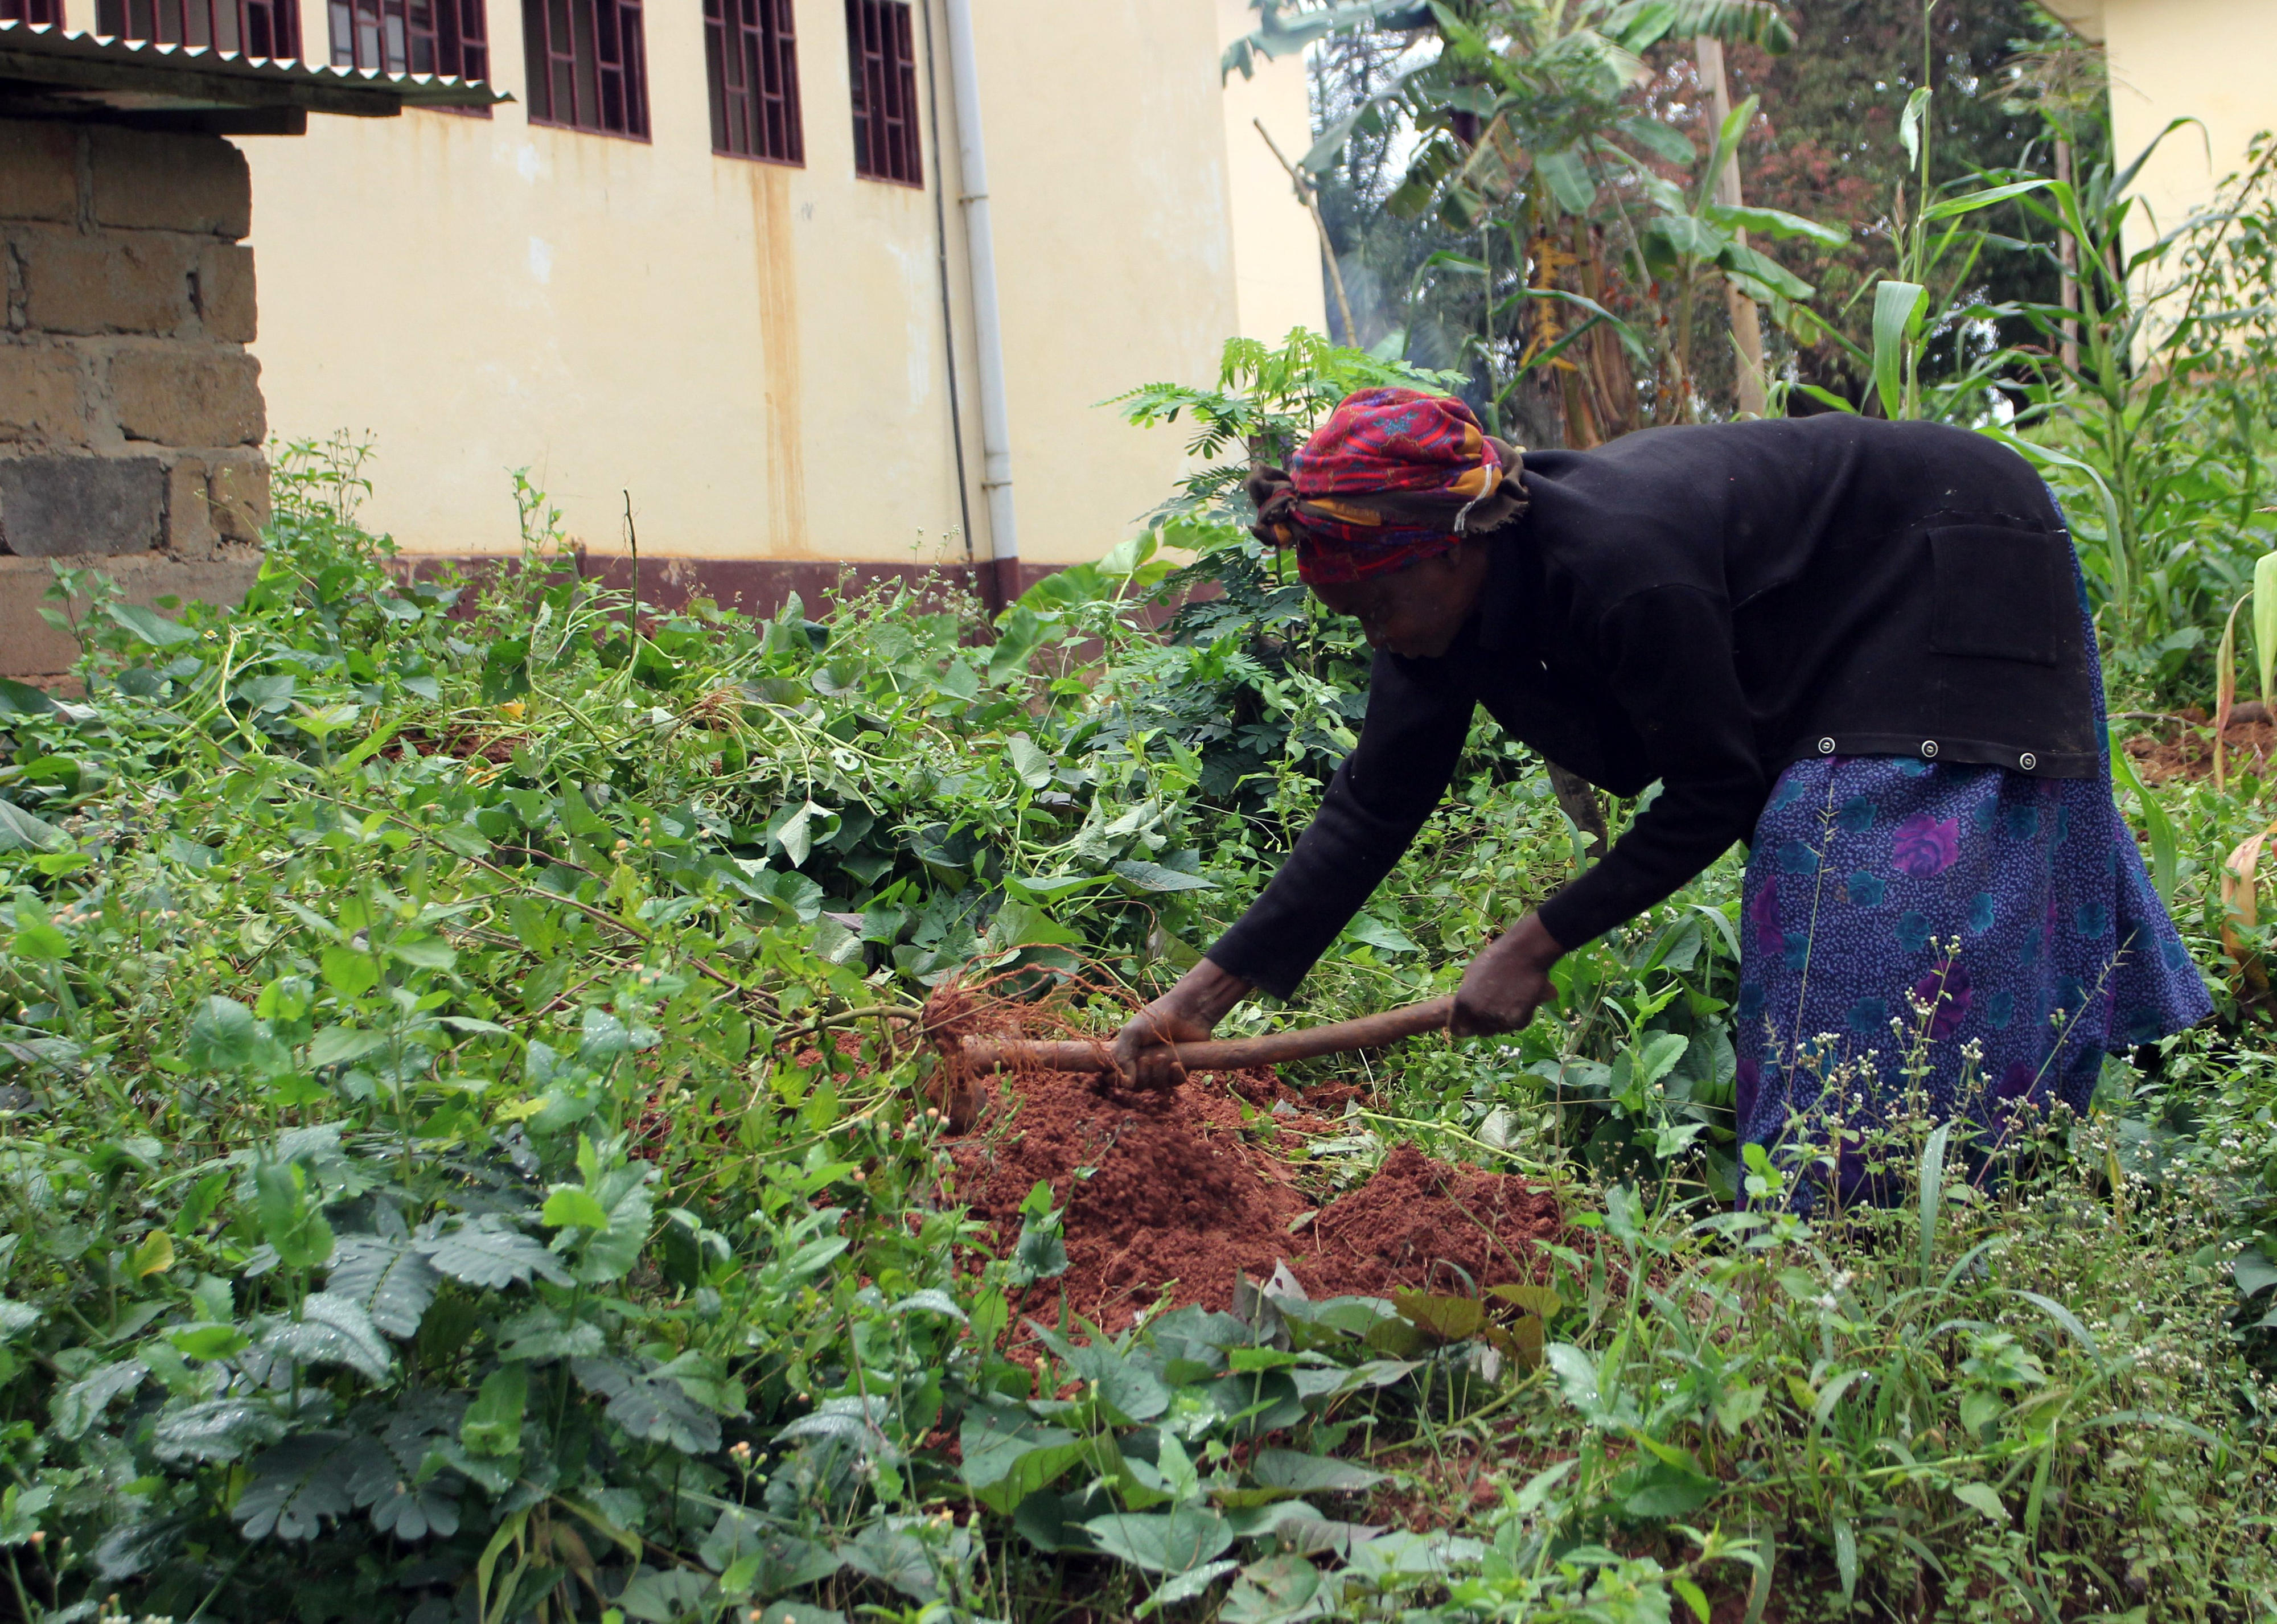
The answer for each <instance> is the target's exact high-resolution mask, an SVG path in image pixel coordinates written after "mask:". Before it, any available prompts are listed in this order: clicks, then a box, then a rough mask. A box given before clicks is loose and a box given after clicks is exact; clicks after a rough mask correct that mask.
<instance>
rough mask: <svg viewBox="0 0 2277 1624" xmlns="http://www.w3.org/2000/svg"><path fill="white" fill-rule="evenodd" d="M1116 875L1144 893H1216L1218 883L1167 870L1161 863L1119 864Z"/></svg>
mask: <svg viewBox="0 0 2277 1624" xmlns="http://www.w3.org/2000/svg"><path fill="white" fill-rule="evenodd" d="M1115 873H1116V876H1117V877H1118V878H1121V879H1123V880H1127V881H1130V882H1131V884H1132V885H1134V886H1136V887H1138V888H1139V889H1140V890H1142V891H1215V890H1216V889H1217V883H1216V881H1211V880H1205V879H1203V878H1202V877H1201V876H1200V875H1199V874H1188V873H1180V872H1179V871H1178V870H1177V869H1175V868H1165V867H1163V866H1162V865H1161V864H1160V863H1146V862H1138V861H1130V862H1123V863H1117V864H1116V865H1115Z"/></svg>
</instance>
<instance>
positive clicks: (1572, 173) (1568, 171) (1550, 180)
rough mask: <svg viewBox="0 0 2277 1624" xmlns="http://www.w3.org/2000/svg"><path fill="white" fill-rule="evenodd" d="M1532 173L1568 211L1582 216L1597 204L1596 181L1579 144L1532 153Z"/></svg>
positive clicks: (1559, 205)
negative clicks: (1540, 178) (1552, 150)
mask: <svg viewBox="0 0 2277 1624" xmlns="http://www.w3.org/2000/svg"><path fill="white" fill-rule="evenodd" d="M1534 173H1536V174H1538V175H1540V176H1541V177H1542V181H1543V182H1544V184H1546V185H1547V186H1548V187H1550V195H1551V196H1552V197H1554V198H1556V199H1557V204H1558V207H1560V208H1561V209H1563V210H1565V212H1566V213H1568V214H1581V215H1585V214H1587V213H1588V212H1589V210H1591V209H1592V208H1594V207H1595V205H1596V202H1597V183H1596V182H1595V180H1594V179H1591V178H1590V175H1589V166H1588V162H1587V160H1586V159H1585V158H1584V157H1583V156H1582V153H1581V149H1580V148H1579V147H1567V148H1564V149H1561V150H1559V151H1557V152H1537V153H1535V154H1534Z"/></svg>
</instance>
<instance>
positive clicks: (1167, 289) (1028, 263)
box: [973, 0, 1239, 562]
mask: <svg viewBox="0 0 2277 1624" xmlns="http://www.w3.org/2000/svg"><path fill="white" fill-rule="evenodd" d="M973 27H974V32H975V34H976V36H977V39H978V44H979V68H980V77H981V83H982V86H983V96H984V99H985V102H986V118H987V137H988V187H989V196H990V208H991V210H992V211H993V212H994V217H995V229H996V270H997V279H998V284H999V289H998V291H999V301H1000V306H1001V310H1002V313H1003V319H1004V367H1005V375H1006V377H1007V380H1008V383H1009V406H1010V416H1011V431H1012V484H1013V491H1014V499H1015V503H1016V506H1017V512H1018V515H1019V524H1020V552H1021V554H1022V556H1023V557H1024V558H1027V559H1029V560H1032V561H1038V562H1043V561H1056V560H1072V559H1086V558H1096V557H1097V556H1099V554H1100V553H1102V552H1103V551H1105V550H1106V549H1107V548H1108V547H1110V546H1112V545H1115V543H1116V541H1118V540H1120V539H1121V538H1123V536H1124V535H1125V534H1127V533H1128V532H1129V530H1131V526H1132V522H1133V521H1135V520H1137V519H1138V518H1139V517H1140V516H1142V515H1144V514H1146V512H1147V511H1148V510H1149V509H1151V508H1153V507H1154V506H1156V504H1158V503H1159V502H1161V499H1163V498H1164V497H1165V496H1167V495H1169V488H1170V483H1171V481H1172V480H1173V479H1174V478H1175V477H1177V473H1178V471H1179V469H1180V466H1181V461H1182V444H1183V442H1182V438H1181V437H1180V436H1178V435H1177V434H1175V433H1166V432H1164V431H1161V430H1152V431H1147V430H1138V429H1133V428H1131V427H1129V426H1128V425H1126V424H1125V423H1123V420H1122V418H1121V416H1120V415H1119V414H1118V413H1117V412H1116V411H1115V410H1114V409H1113V408H1103V407H1101V405H1100V402H1102V401H1104V400H1108V398H1109V397H1111V396H1114V395H1117V394H1120V393H1123V391H1125V390H1128V389H1131V388H1133V387H1135V386H1136V385H1140V384H1146V383H1154V382H1156V381H1159V380H1161V379H1163V378H1192V379H1208V378H1214V377H1216V375H1217V357H1218V351H1219V349H1220V348H1221V347H1222V345H1223V343H1224V341H1225V339H1227V338H1228V337H1229V336H1230V334H1231V333H1232V332H1233V331H1234V329H1235V326H1236V324H1237V322H1238V320H1239V316H1238V314H1237V309H1236V303H1235V298H1234V285H1233V251H1232V241H1231V238H1232V233H1231V225H1230V216H1229V213H1228V210H1229V199H1228V196H1227V193H1226V184H1225V120H1224V112H1223V104H1222V99H1221V96H1220V94H1219V90H1218V80H1217V25H1216V15H1215V8H1214V4H1213V0H1084V4H1082V5H1081V6H1080V7H1079V8H1075V9H1073V10H1070V8H1068V7H1066V6H1064V5H1056V4H1051V3H1050V0H1017V4H1016V3H1014V0H982V3H981V4H976V5H975V6H974V7H973Z"/></svg>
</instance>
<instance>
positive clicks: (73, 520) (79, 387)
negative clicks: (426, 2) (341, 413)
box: [0, 0, 491, 676]
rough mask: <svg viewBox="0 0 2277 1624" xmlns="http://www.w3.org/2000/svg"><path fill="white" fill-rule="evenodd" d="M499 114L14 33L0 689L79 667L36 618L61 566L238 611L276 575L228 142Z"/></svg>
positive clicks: (242, 201) (345, 75)
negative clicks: (246, 596) (453, 114)
mask: <svg viewBox="0 0 2277 1624" xmlns="http://www.w3.org/2000/svg"><path fill="white" fill-rule="evenodd" d="M176 3H179V0H176ZM242 20H243V19H242V18H234V19H232V27H236V26H238V25H239V24H240V23H241V22H242ZM265 20H266V19H263V21H265ZM490 100H491V92H489V91H487V90H484V89H483V88H480V87H468V86H466V85H463V84H458V83H456V82H446V81H438V80H435V79H433V78H431V77H430V78H423V79H419V80H411V79H399V80H385V79H383V78H381V77H379V76H377V75H371V74H362V73H357V72H342V71H339V70H335V69H331V68H306V67H301V66H299V65H294V64H290V63H282V62H277V61H258V62H256V61H250V60H247V59H245V58H244V57H240V56H238V55H235V54H233V53H224V52H222V51H217V50H214V49H213V48H212V47H211V46H210V45H209V44H201V45H197V46H193V47H188V48H179V49H178V48H171V47H168V48H160V47H156V46H147V45H132V44H128V43H126V42H121V41H118V40H98V39H95V38H92V37H89V36H88V35H85V34H72V33H69V32H67V31H65V30H64V29H62V28H59V27H55V26H53V25H51V24H34V23H33V22H30V21H28V20H25V19H21V18H18V19H5V18H4V15H0V266H4V269H5V271H6V273H7V276H6V281H7V303H6V320H5V328H4V331H0V675H10V676H21V675H43V674H51V673H55V672H58V671H61V670H63V669H64V668H65V667H67V666H68V665H70V663H71V662H72V660H74V659H75V658H77V656H78V652H79V651H78V648H77V646H76V645H75V644H73V643H72V639H71V638H69V637H65V636H64V635H63V634H61V633H59V632H57V631H56V630H54V629H52V628H50V626H48V625H47V623H46V622H45V621H42V619H41V617H40V615H39V613H38V610H39V604H40V600H41V599H42V596H43V594H44V593H45V592H46V591H47V589H48V587H49V585H50V583H51V581H52V580H53V579H54V573H53V572H54V568H55V567H57V566H58V565H61V566H66V567H68V566H84V565H93V566H96V567H99V568H102V569H103V570H105V571H106V572H108V573H109V574H110V575H111V576H113V578H114V579H116V580H117V581H118V583H119V585H120V586H121V588H122V589H123V590H124V591H126V595H127V596H128V598H129V599H133V600H134V601H136V602H141V603H149V602H151V601H153V600H154V599H158V598H161V597H167V596H173V597H186V598H187V597H196V598H209V599H213V598H229V597H235V596H240V595H241V594H242V593H243V592H244V591H245V589H246V587H247V585H249V584H250V583H251V582H252V579H253V576H254V572H255V569H256V568H258V564H259V540H260V527H261V525H262V524H263V522H265V521H266V519H267V517H268V513H269V478H268V474H269V469H268V464H267V462H266V461H265V460H264V455H263V450H262V444H263V434H264V414H263V403H262V393H261V379H260V367H259V365H258V363H257V362H255V359H254V357H253V355H251V354H250V353H248V350H247V346H248V344H250V343H251V342H252V340H253V339H254V338H255V332H256V324H255V294H254V275H253V256H252V255H251V253H250V252H249V251H248V250H247V248H245V246H244V242H243V239H244V238H245V236H246V235H247V231H248V229H249V226H250V222H251V207H252V195H251V190H250V187H249V184H248V175H247V165H246V161H245V158H244V156H242V155H241V154H240V152H239V151H238V150H237V149H235V148H234V147H232V145H231V144H230V142H229V141H228V140H226V139H225V136H227V135H230V134H232V133H249V132H260V133H263V134H265V135H267V136H272V137H273V136H287V135H297V134H299V133H301V132H302V131H304V130H305V129H306V128H307V127H308V115H309V113H311V112H312V111H313V112H317V113H331V114H343V115H348V116H350V117H351V118H354V119H357V120H358V121H369V120H375V119H385V118H393V117H395V116H396V115H398V114H400V112H401V111H402V109H403V107H404V105H405V103H407V102H409V103H418V102H428V103H476V104H480V103H488V102H489V101H490Z"/></svg>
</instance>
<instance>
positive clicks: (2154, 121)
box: [2045, 0, 2277, 245]
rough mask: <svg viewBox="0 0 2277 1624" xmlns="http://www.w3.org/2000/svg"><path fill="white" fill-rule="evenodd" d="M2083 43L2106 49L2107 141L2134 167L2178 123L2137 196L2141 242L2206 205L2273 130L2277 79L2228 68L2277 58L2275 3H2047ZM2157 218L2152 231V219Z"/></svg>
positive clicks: (2264, 0) (2140, 183) (2128, 0)
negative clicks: (2182, 122)
mask: <svg viewBox="0 0 2277 1624" xmlns="http://www.w3.org/2000/svg"><path fill="white" fill-rule="evenodd" d="M2045 4H2047V7H2048V10H2049V11H2052V12H2053V13H2054V14H2055V15H2056V16H2058V17H2060V18H2061V19H2063V20H2064V21H2065V22H2066V23H2068V24H2069V25H2070V26H2071V27H2073V28H2074V29H2075V30H2076V31H2077V32H2078V33H2079V34H2080V35H2081V36H2082V37H2083V38H2085V39H2088V40H2091V41H2093V42H2096V43H2098V44H2099V45H2101V46H2102V47H2103V48H2104V55H2105V59H2106V65H2107V66H2108V69H2109V73H2110V80H2111V133H2112V144H2113V149H2114V151H2115V152H2116V154H2117V156H2119V158H2120V160H2121V162H2131V161H2132V160H2133V159H2134V158H2135V156H2136V155H2137V154H2138V153H2140V152H2141V151H2142V150H2143V149H2144V148H2146V147H2148V146H2149V145H2150V144H2151V141H2154V140H2157V139H2158V136H2159V132H2160V131H2161V130H2164V129H2165V128H2166V127H2167V125H2169V124H2170V123H2172V122H2173V121H2174V119H2177V118H2194V119H2197V121H2198V123H2197V126H2185V127H2184V128H2182V129H2179V130H2176V131H2175V132H2174V133H2173V134H2171V135H2169V136H2167V138H2166V140H2165V141H2161V142H2160V143H2159V150H2158V152H2157V153H2156V154H2155V155H2154V156H2152V157H2151V161H2150V162H2149V163H2148V164H2145V165H2144V168H2143V172H2142V174H2141V175H2140V176H2139V177H2137V179H2136V184H2135V194H2136V196H2137V197H2139V198H2140V199H2141V200H2142V201H2143V202H2144V204H2145V205H2147V207H2148V208H2149V210H2150V211H2151V219H2150V220H2145V221H2142V222H2141V223H2140V224H2139V225H2133V226H2130V233H2141V234H2140V235H2139V236H2136V237H2134V238H2133V240H2135V241H2136V243H2137V244H2138V245H2139V243H2140V242H2142V241H2148V240H2153V239H2154V236H2155V233H2157V232H2165V231H2168V230H2171V229H2173V228H2174V226H2176V225H2180V224H2181V223H2182V221H2184V220H2186V219H2188V218H2189V217H2190V215H2191V214H2192V213H2193V212H2194V211H2195V210H2199V209H2203V208H2205V206H2206V205H2207V204H2208V203H2210V202H2212V201H2213V198H2214V194H2215V191H2216V189H2217V188H2218V187H2220V184H2221V181H2222V179H2223V178H2224V177H2226V176H2228V175H2231V174H2235V173H2236V172H2239V171H2241V170H2243V168H2244V167H2245V164H2246V151H2247V149H2248V147H2249V146H2250V144H2251V142H2252V141H2253V138H2254V137H2255V136H2256V135H2257V134H2259V133H2262V132H2264V131H2272V130H2277V79H2273V78H2272V77H2271V76H2270V75H2269V74H2268V73H2267V72H2259V71H2250V72H2242V73H2241V72H2233V71H2231V70H2232V65H2235V64H2238V63H2255V62H2258V63H2263V64H2268V63H2273V62H2277V0H2045ZM2154 222H2155V225H2154V224H2153V223H2154Z"/></svg>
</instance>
